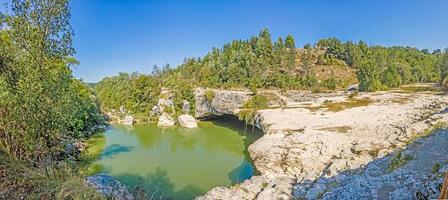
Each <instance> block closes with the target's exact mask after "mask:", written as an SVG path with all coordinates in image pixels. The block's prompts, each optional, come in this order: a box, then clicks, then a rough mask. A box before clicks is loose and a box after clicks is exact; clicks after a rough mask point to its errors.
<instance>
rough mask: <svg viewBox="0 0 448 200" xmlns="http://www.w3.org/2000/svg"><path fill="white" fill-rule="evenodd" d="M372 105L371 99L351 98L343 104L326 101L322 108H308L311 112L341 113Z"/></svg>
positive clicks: (342, 102)
mask: <svg viewBox="0 0 448 200" xmlns="http://www.w3.org/2000/svg"><path fill="white" fill-rule="evenodd" d="M370 103H372V99H370V98H369V97H364V98H349V99H348V100H347V101H341V102H332V101H328V100H325V101H324V103H322V105H320V106H310V107H306V108H307V109H309V110H310V111H311V112H315V111H317V110H321V109H325V110H326V111H331V112H339V111H342V110H346V109H350V108H355V107H362V106H367V105H369V104H370Z"/></svg>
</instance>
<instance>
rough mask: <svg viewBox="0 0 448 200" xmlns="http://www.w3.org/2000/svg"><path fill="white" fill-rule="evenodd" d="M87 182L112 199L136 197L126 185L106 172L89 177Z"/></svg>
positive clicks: (130, 199) (126, 199) (129, 199)
mask: <svg viewBox="0 0 448 200" xmlns="http://www.w3.org/2000/svg"><path fill="white" fill-rule="evenodd" d="M85 183H86V184H87V185H90V186H91V187H93V188H95V189H96V190H97V191H98V192H99V193H101V194H103V195H104V196H105V197H107V198H110V199H123V200H133V199H134V197H133V196H132V195H131V193H130V192H129V190H128V189H127V188H126V186H124V185H123V184H122V183H120V182H119V181H117V180H115V179H114V178H112V177H110V176H108V175H106V174H104V173H99V174H96V175H93V176H89V177H87V178H86V180H85Z"/></svg>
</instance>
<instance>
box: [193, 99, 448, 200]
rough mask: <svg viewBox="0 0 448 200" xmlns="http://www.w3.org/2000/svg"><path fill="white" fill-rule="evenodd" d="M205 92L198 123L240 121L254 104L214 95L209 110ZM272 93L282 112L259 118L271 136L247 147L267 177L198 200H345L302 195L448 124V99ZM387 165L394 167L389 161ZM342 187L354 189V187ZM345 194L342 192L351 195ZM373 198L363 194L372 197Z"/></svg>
mask: <svg viewBox="0 0 448 200" xmlns="http://www.w3.org/2000/svg"><path fill="white" fill-rule="evenodd" d="M203 91H204V90H202V93H201V91H198V92H197V98H196V109H197V110H199V112H197V113H196V116H197V117H204V116H208V115H222V114H236V113H237V112H238V109H239V108H240V107H241V106H242V105H243V104H244V102H245V100H247V99H248V98H250V93H248V92H246V91H235V92H232V91H216V90H215V91H214V94H215V95H214V99H213V100H212V101H211V102H208V101H207V100H206V99H205V98H202V99H201V97H198V96H200V95H201V94H203V93H204V92H203ZM272 93H273V94H274V95H277V97H278V98H276V99H279V101H281V103H282V104H283V105H284V106H283V108H277V109H266V110H261V111H259V112H258V120H257V122H258V126H260V127H261V128H262V129H263V131H264V132H265V135H264V136H263V137H261V138H260V139H259V140H257V141H256V142H254V143H253V144H252V145H250V146H249V152H250V155H251V158H252V159H253V161H254V164H255V165H256V167H257V169H258V170H259V171H260V172H261V175H260V176H254V177H252V178H251V179H249V180H246V181H245V182H243V183H241V184H239V185H236V186H232V187H229V188H227V187H217V188H214V189H212V190H211V191H209V192H208V193H207V194H205V195H204V196H202V197H198V199H293V198H311V199H313V198H320V197H328V198H333V197H336V198H345V197H348V196H330V193H328V192H331V191H336V189H335V190H331V189H329V188H331V187H322V188H325V189H322V190H313V191H318V192H315V193H312V194H309V193H308V192H298V191H299V190H300V188H302V189H303V188H305V189H304V191H311V189H313V188H321V186H320V185H319V184H317V185H316V184H312V183H316V181H318V180H324V179H325V180H326V179H328V178H331V177H334V179H338V177H342V175H341V176H339V175H340V174H347V173H346V172H347V171H350V170H362V169H363V167H365V166H366V165H367V166H370V165H373V164H369V162H372V161H373V162H379V161H376V160H381V159H383V158H387V156H388V155H389V154H390V153H393V152H395V151H397V150H399V149H402V148H404V147H406V146H407V145H408V144H409V143H411V142H412V141H414V140H415V138H418V137H419V135H420V134H424V133H426V132H428V129H430V128H431V127H433V126H435V125H437V124H440V123H446V122H448V114H447V113H446V112H445V111H444V110H445V109H446V108H447V102H448V97H447V96H443V95H435V94H426V93H412V94H406V93H390V92H378V93H369V94H361V95H359V96H356V97H353V98H349V97H348V95H347V94H344V93H337V94H325V95H319V94H310V93H301V92H294V91H291V92H287V93H284V94H280V93H278V92H275V91H273V92H272ZM419 155H420V154H419ZM416 159H418V158H416ZM389 160H390V159H389ZM447 160H448V158H446V159H445V161H447ZM373 162H372V163H373ZM383 162H385V163H389V162H388V160H387V159H386V161H383ZM427 164H428V165H430V164H431V163H427ZM385 173H386V174H389V173H392V172H389V171H388V172H385ZM417 175H418V174H417ZM417 175H416V176H417ZM359 176H362V175H359ZM390 176H391V178H389V179H384V180H386V181H387V180H392V179H394V176H397V177H402V178H404V179H400V180H403V181H412V180H416V181H419V180H422V181H423V180H429V179H425V178H419V179H416V178H414V179H412V177H416V176H413V175H409V174H406V173H405V174H391V175H390ZM418 176H420V175H418ZM407 178H410V179H407ZM411 179H412V180H411ZM344 180H346V181H347V182H350V181H351V180H352V179H344ZM394 180H395V179H394ZM397 180H398V179H397ZM431 180H432V181H435V182H431V184H433V183H437V181H438V180H437V179H431ZM336 183H337V185H343V183H342V182H336ZM373 183H374V182H373ZM333 184H334V183H333ZM416 184H421V185H422V184H426V183H425V182H422V183H419V182H417V183H416ZM431 184H427V185H431ZM294 185H295V187H294ZM333 186H334V185H333ZM345 186H346V187H344V186H341V187H339V188H338V189H339V190H344V188H345V189H350V188H351V187H350V186H349V185H345ZM428 187H430V186H428ZM431 187H432V186H431ZM293 188H295V190H294V189H293ZM372 188H375V187H372ZM364 189H366V188H364ZM407 189H409V191H411V193H412V192H413V194H416V193H418V191H416V190H413V189H412V187H407ZM367 190H368V188H367V189H366V190H361V189H359V190H358V191H357V192H359V193H362V192H365V194H366V195H367V197H374V196H372V194H371V193H369V192H371V191H367ZM397 191H398V190H397ZM406 191H408V190H406ZM409 191H408V192H409ZM339 192H340V191H339ZM327 193H328V194H327ZM386 193H387V191H386ZM326 195H327V196H326ZM360 197H361V196H360Z"/></svg>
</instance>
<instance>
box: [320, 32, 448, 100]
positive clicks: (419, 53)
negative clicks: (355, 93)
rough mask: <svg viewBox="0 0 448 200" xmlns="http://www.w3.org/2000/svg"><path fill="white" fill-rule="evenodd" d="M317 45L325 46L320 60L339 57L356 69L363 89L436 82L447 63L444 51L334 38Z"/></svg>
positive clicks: (381, 88) (383, 88)
mask: <svg viewBox="0 0 448 200" xmlns="http://www.w3.org/2000/svg"><path fill="white" fill-rule="evenodd" d="M317 48H320V49H325V50H326V53H325V54H324V55H322V56H323V59H322V60H331V59H335V58H336V59H340V60H343V61H345V62H346V63H347V64H348V65H349V66H350V67H351V68H354V69H355V70H357V72H356V75H357V78H358V81H359V83H360V85H359V86H360V90H362V91H376V90H386V89H388V88H393V87H398V86H400V85H403V84H409V83H416V82H438V81H441V80H442V79H443V78H444V77H441V70H443V68H444V67H445V68H446V64H442V62H440V61H441V60H442V59H446V58H444V57H446V54H447V51H445V52H444V53H443V52H442V51H441V50H435V51H434V52H433V53H430V52H429V51H428V50H427V49H425V50H419V49H416V48H411V47H382V46H368V45H367V44H366V43H364V42H362V41H360V42H358V43H354V42H352V41H348V42H345V43H343V42H341V41H340V40H338V39H336V38H330V39H324V40H320V41H319V42H318V43H317Z"/></svg>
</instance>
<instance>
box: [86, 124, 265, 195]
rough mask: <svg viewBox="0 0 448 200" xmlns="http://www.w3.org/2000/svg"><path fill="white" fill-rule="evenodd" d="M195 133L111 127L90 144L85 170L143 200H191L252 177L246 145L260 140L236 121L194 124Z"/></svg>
mask: <svg viewBox="0 0 448 200" xmlns="http://www.w3.org/2000/svg"><path fill="white" fill-rule="evenodd" d="M198 125H199V128H196V129H186V128H182V127H176V128H165V129H161V128H157V127H155V126H151V125H138V126H135V127H124V126H114V127H113V128H111V129H109V130H107V131H106V132H105V133H103V134H100V135H99V136H98V137H96V138H93V139H92V140H91V141H90V145H89V151H91V152H98V153H99V155H100V156H99V157H98V159H97V160H96V161H94V163H93V164H92V165H91V168H92V169H94V170H95V171H96V172H105V173H107V174H109V175H111V176H113V177H115V178H117V179H119V180H121V181H122V182H123V183H125V184H126V185H127V186H128V187H129V188H133V189H135V190H137V193H139V194H140V195H142V196H143V197H145V198H150V197H151V196H152V195H154V196H155V197H157V199H159V198H160V197H162V198H163V199H192V198H194V197H196V196H199V195H202V194H204V193H205V192H207V191H208V190H210V189H211V188H213V187H216V186H229V185H232V184H235V183H239V182H242V181H244V180H246V179H248V178H250V177H252V175H253V174H254V173H255V169H254V166H253V165H252V163H251V161H250V159H249V157H248V153H247V146H248V145H249V144H251V143H252V142H253V141H254V140H256V139H257V138H258V137H260V136H261V132H260V131H258V130H256V129H255V130H252V129H251V128H247V129H246V128H245V127H244V125H242V124H241V123H240V122H238V121H236V120H233V119H232V120H229V119H222V120H216V121H207V122H200V123H199V124H198Z"/></svg>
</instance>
